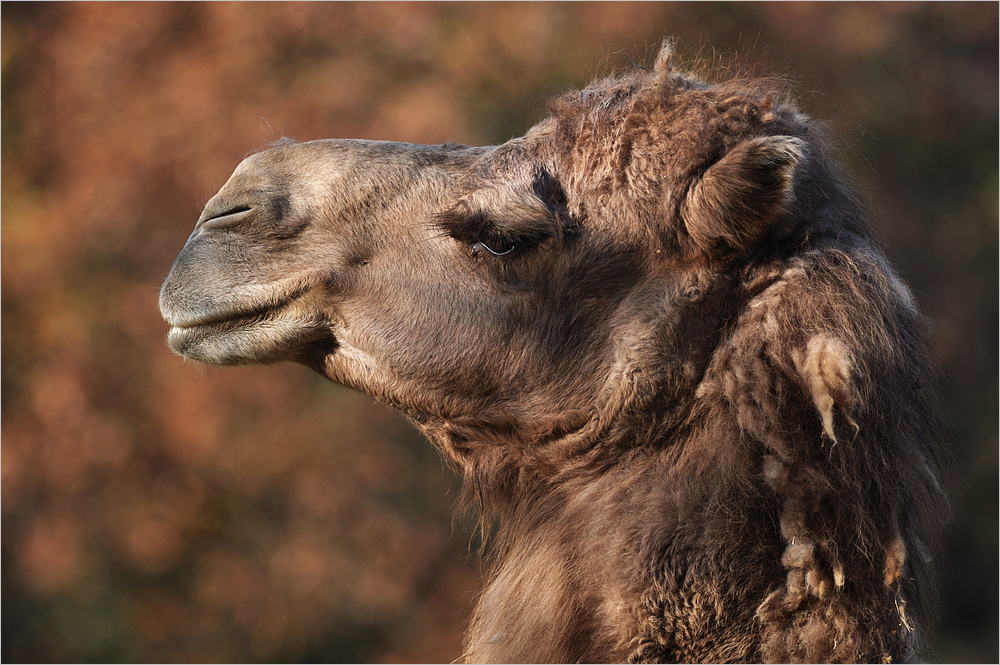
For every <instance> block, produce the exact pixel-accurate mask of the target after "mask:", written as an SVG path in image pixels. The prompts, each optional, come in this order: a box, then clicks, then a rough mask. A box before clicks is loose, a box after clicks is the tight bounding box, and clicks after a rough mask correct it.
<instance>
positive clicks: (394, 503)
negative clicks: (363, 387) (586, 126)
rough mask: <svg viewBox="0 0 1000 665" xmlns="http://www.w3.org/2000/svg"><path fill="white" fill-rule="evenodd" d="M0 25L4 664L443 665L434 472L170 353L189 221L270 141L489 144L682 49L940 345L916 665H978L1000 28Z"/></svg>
mask: <svg viewBox="0 0 1000 665" xmlns="http://www.w3.org/2000/svg"><path fill="white" fill-rule="evenodd" d="M0 15H2V30H3V32H2V57H3V75H2V76H3V79H2V94H3V97H2V118H3V135H2V158H3V163H2V277H3V285H2V298H3V315H2V345H3V357H2V380H3V383H2V389H3V394H2V428H3V431H2V472H3V476H2V510H3V519H2V543H3V560H2V571H3V580H2V592H3V608H2V620H3V636H2V638H3V639H2V651H3V653H2V657H3V660H4V661H7V662H9V661H290V660H294V661H415V660H416V661H445V662H447V661H450V660H452V659H453V658H455V657H456V656H458V654H459V641H460V636H461V632H462V627H463V625H464V622H465V620H466V618H467V615H468V612H469V609H470V607H471V605H472V603H473V602H474V598H475V591H476V589H477V585H478V578H477V571H476V563H475V560H476V557H475V554H474V550H475V547H476V545H475V542H474V537H473V535H472V534H473V530H472V528H471V525H470V524H467V523H466V522H464V521H458V522H455V523H454V524H453V522H452V507H453V503H454V501H455V496H456V491H457V486H456V483H455V479H454V478H453V476H452V474H451V473H450V471H448V470H447V469H446V468H445V467H444V465H443V464H442V462H441V461H440V459H439V457H438V456H437V454H436V453H435V452H434V451H433V450H432V449H431V447H430V446H429V445H428V444H427V443H426V442H425V441H423V440H422V439H421V438H420V437H419V436H418V435H417V434H416V433H415V432H414V430H413V429H411V428H410V426H409V425H407V424H406V423H405V422H404V421H403V420H402V419H401V418H400V417H398V416H397V415H395V414H394V413H392V412H390V411H389V410H388V409H387V408H384V407H382V406H379V405H376V404H374V403H373V402H372V401H371V400H369V399H368V398H366V397H363V396H360V395H357V394H354V393H351V392H349V391H347V390H345V389H342V388H339V387H336V386H333V385H331V384H328V383H326V382H324V381H323V380H322V379H320V378H319V377H317V376H314V375H312V374H310V373H309V372H308V371H307V370H305V369H303V368H300V367H297V366H290V365H283V366H274V367H252V368H232V369H216V368H204V367H200V366H197V365H195V364H193V363H190V362H186V361H183V360H181V359H180V358H178V357H176V356H174V355H172V354H171V353H170V351H169V350H168V349H167V347H166V345H165V344H164V336H165V333H166V326H165V324H164V323H163V322H162V321H161V319H160V317H159V314H158V312H157V306H156V301H157V291H158V288H159V284H160V282H161V281H162V279H163V278H164V277H165V276H166V274H167V271H168V269H169V267H170V264H171V262H172V261H173V258H174V256H175V255H176V254H177V252H178V251H179V250H180V248H181V247H182V245H183V244H184V241H185V239H186V238H187V236H188V234H189V233H190V231H191V229H192V228H193V226H194V222H195V220H196V218H197V216H198V214H199V212H200V208H201V206H202V205H203V204H204V203H205V201H206V200H207V199H208V198H209V197H210V196H211V195H212V194H213V193H214V192H215V190H216V189H217V188H218V187H219V186H220V185H221V184H222V183H223V182H225V180H226V179H227V178H228V176H229V174H230V173H231V171H232V169H233V168H234V167H235V166H236V164H237V163H238V162H239V161H240V159H241V158H242V157H243V156H244V155H245V154H247V153H248V152H250V151H252V150H254V149H256V148H258V147H260V146H261V145H263V144H265V143H267V142H269V141H271V140H273V139H275V138H278V137H280V136H290V137H292V138H295V139H298V140H308V139H315V138H326V137H360V138H371V139H392V140H401V141H411V142H419V143H437V142H442V141H445V140H452V141H459V142H465V143H472V144H484V143H496V142H501V141H505V140H507V139H509V138H511V137H512V136H517V135H520V134H522V133H523V132H524V131H525V130H526V129H527V128H528V127H529V126H530V125H531V124H532V123H533V122H535V121H536V120H538V119H539V118H540V117H541V116H542V115H543V114H544V113H545V100H546V98H548V97H549V96H551V95H553V94H558V93H561V92H563V91H565V90H567V89H569V88H570V87H573V86H581V85H583V84H585V83H586V82H587V81H588V80H589V79H591V78H592V77H594V76H595V75H598V74H602V73H607V72H609V71H611V70H613V69H614V68H618V67H633V66H637V65H642V64H648V63H649V61H650V58H651V55H652V54H653V53H654V52H655V49H656V47H657V45H658V44H659V42H660V40H661V39H662V38H663V36H665V35H673V36H675V37H677V38H678V40H679V41H678V46H679V53H680V59H681V61H682V63H687V64H689V65H692V64H695V63H697V62H701V63H708V64H714V65H716V66H726V65H727V63H728V64H729V65H730V66H734V67H736V68H737V69H740V68H741V67H743V66H744V65H746V64H747V63H758V64H759V65H760V71H762V72H772V71H778V72H779V73H782V74H784V75H786V76H788V77H790V78H792V79H793V80H795V81H797V82H798V84H799V86H800V89H801V90H802V106H803V108H804V109H805V110H806V111H807V112H808V113H810V114H811V115H813V116H814V117H817V118H820V119H823V120H826V121H828V122H829V123H830V125H831V127H832V128H833V131H834V133H835V134H837V135H839V136H841V137H842V139H843V140H842V150H841V152H842V157H843V160H844V161H845V163H846V165H847V168H848V171H849V172H850V173H851V175H852V177H853V178H854V179H855V180H856V181H857V182H858V183H859V184H860V187H861V189H862V191H863V192H865V193H866V195H867V196H868V197H869V198H870V199H871V201H872V207H873V209H874V210H875V212H876V215H877V218H878V220H879V223H880V230H881V234H882V238H883V239H884V241H885V242H886V244H887V246H888V248H889V251H890V253H891V254H892V255H893V256H894V258H895V259H896V261H897V262H898V264H899V266H900V269H901V272H902V273H903V274H904V275H905V276H906V277H907V279H908V280H909V281H910V282H911V283H912V284H913V286H914V288H915V291H916V294H917V299H918V300H919V301H920V303H921V305H922V307H923V308H924V310H925V311H926V313H927V314H929V315H930V317H931V318H932V319H933V322H934V336H933V346H934V352H935V361H936V363H937V365H938V367H939V368H940V370H941V374H942V377H943V378H942V385H943V391H944V400H945V407H946V409H947V413H948V427H949V433H950V441H951V443H952V446H953V455H952V457H953V470H952V475H951V477H950V478H949V488H950V492H951V496H952V497H953V501H954V521H953V523H952V525H951V527H950V530H949V532H948V535H947V539H946V541H945V543H944V549H943V552H942V555H941V556H940V557H939V563H940V580H941V622H940V628H939V630H938V632H937V633H936V635H935V639H934V647H935V649H936V654H935V655H934V656H933V657H934V658H935V659H939V660H949V661H967V662H969V661H979V662H996V659H997V657H998V654H997V640H998V635H997V625H998V618H997V569H998V558H997V554H998V539H997V536H998V531H997V529H998V527H997V499H998V489H997V467H998V456H997V443H998V440H997V405H998V394H997V364H998V357H997V350H998V331H997V321H998V309H997V304H998V290H997V277H998V262H997V246H998V238H997V227H998V208H997V201H998V186H997V185H998V159H997V157H998V77H997V71H998V62H997V54H998V40H997V36H998V21H997V18H998V6H997V4H996V3H981V4H965V3H941V4H909V3H904V4H897V3H891V4H798V3H787V4H786V3H780V4H757V3H752V4H721V5H715V4H670V3H668V4H603V3H588V4H580V5H577V4H562V3H560V4H489V5H479V4H450V3H447V4H371V5H368V4H269V3H260V4H228V3H227V4H200V3H195V4H187V3H185V4H153V3H149V4H147V3H143V4H130V3H122V4H117V3H115V4H104V3H96V4H89V3H88V4H47V3H42V4H19V3H11V2H5V3H3V5H2V8H0ZM733 53H736V54H738V55H737V57H735V58H733V57H731V54H733ZM733 63H736V64H735V65H734V64H733ZM740 63H743V64H740Z"/></svg>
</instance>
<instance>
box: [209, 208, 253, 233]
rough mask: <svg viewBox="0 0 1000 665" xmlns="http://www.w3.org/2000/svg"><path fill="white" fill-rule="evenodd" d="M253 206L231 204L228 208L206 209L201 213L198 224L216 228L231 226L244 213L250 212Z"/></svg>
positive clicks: (238, 220) (241, 218)
mask: <svg viewBox="0 0 1000 665" xmlns="http://www.w3.org/2000/svg"><path fill="white" fill-rule="evenodd" d="M252 209H253V208H251V207H250V206H246V205H238V206H232V207H229V208H223V209H221V210H219V211H217V212H216V211H211V212H209V211H208V210H206V211H205V212H204V213H202V219H201V221H200V222H199V224H198V226H199V227H200V228H201V229H218V228H224V227H226V226H232V225H233V224H236V223H238V222H240V221H241V220H243V218H244V217H246V213H248V212H250V211H251V210H252Z"/></svg>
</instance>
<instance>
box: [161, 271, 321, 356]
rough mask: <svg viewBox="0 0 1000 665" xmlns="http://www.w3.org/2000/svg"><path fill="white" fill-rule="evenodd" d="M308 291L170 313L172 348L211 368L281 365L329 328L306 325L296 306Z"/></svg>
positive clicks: (310, 322) (317, 323)
mask: <svg viewBox="0 0 1000 665" xmlns="http://www.w3.org/2000/svg"><path fill="white" fill-rule="evenodd" d="M306 292H307V290H305V289H303V290H296V291H293V292H291V293H289V294H286V295H285V296H284V297H282V298H279V299H274V300H268V301H265V302H263V303H259V304H256V305H254V306H250V307H242V308H236V307H234V308H231V309H225V308H220V309H214V310H211V311H202V312H169V313H165V316H164V318H165V319H166V321H167V323H168V324H169V325H170V330H169V331H168V333H167V346H169V347H170V349H171V350H172V351H173V352H174V353H177V354H178V355H181V356H184V357H185V358H189V359H191V360H197V361H200V362H204V363H208V364H211V365H242V364H247V363H251V362H274V361H277V360H280V359H282V357H283V356H284V355H287V352H289V351H291V350H292V349H294V348H296V347H298V346H300V345H301V344H302V343H303V342H305V341H307V339H312V338H315V337H317V336H318V335H319V334H320V332H321V331H322V329H324V326H323V325H322V321H319V320H307V319H306V318H304V317H303V313H302V312H301V311H300V310H299V308H296V307H295V304H296V303H297V302H298V301H299V300H300V299H301V298H302V297H303V296H304V295H305V294H306Z"/></svg>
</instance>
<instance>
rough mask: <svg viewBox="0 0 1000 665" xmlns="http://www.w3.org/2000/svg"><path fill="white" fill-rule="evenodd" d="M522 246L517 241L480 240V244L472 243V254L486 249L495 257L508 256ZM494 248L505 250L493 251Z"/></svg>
mask: <svg viewBox="0 0 1000 665" xmlns="http://www.w3.org/2000/svg"><path fill="white" fill-rule="evenodd" d="M497 243H499V244H497ZM520 246H521V243H519V242H517V241H509V240H497V239H491V240H480V241H479V242H474V243H472V252H473V253H476V251H477V250H478V249H479V248H482V249H485V250H486V251H487V252H489V253H490V254H492V255H493V256H507V255H508V254H510V253H512V252H513V251H514V250H515V249H517V248H518V247H520ZM494 247H504V248H505V249H503V250H497V249H493V248H494Z"/></svg>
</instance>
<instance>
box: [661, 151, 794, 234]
mask: <svg viewBox="0 0 1000 665" xmlns="http://www.w3.org/2000/svg"><path fill="white" fill-rule="evenodd" d="M804 147H805V144H804V143H803V142H802V141H800V140H799V139H797V138H794V137H792V136H763V137H758V138H753V139H748V140H746V141H743V142H742V143H740V144H739V145H737V146H736V147H735V148H733V149H732V150H731V151H730V152H729V153H728V154H726V155H725V156H724V157H723V158H722V159H720V160H719V161H718V162H716V163H715V164H713V165H712V166H711V167H709V169H708V170H707V171H706V172H705V174H704V175H703V176H702V177H701V178H700V179H699V180H698V181H697V182H696V183H695V184H694V186H693V187H692V188H691V189H690V190H689V191H688V195H687V198H686V199H685V201H684V203H683V204H682V207H681V216H682V217H683V219H684V223H685V225H686V226H687V231H688V233H689V234H690V235H691V237H692V238H693V239H694V241H695V243H696V244H697V245H698V247H700V248H701V249H702V250H703V251H705V252H706V253H717V252H720V251H721V252H725V253H733V252H735V253H736V254H744V253H746V252H748V251H750V250H751V249H753V247H754V246H755V245H756V244H757V242H758V241H759V240H760V239H761V237H762V236H763V235H764V234H765V233H766V232H767V231H768V229H769V228H771V226H772V225H773V223H774V221H775V220H776V219H777V218H778V217H779V216H780V215H781V214H782V213H783V212H784V211H785V210H787V208H788V206H789V204H791V202H792V200H793V199H794V196H795V195H794V191H793V180H794V177H795V168H796V166H797V165H798V163H799V161H800V160H801V159H802V155H803V151H804Z"/></svg>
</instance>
